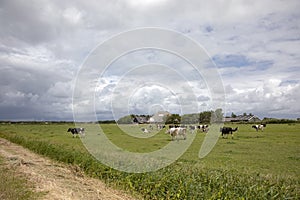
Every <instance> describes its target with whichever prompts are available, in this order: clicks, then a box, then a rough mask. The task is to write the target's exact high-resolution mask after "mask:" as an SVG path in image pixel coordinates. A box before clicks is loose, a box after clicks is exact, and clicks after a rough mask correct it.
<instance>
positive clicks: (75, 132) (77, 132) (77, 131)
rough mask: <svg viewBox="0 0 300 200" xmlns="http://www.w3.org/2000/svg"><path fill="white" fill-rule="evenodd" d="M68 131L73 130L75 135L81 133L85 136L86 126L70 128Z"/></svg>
mask: <svg viewBox="0 0 300 200" xmlns="http://www.w3.org/2000/svg"><path fill="white" fill-rule="evenodd" d="M67 132H71V133H72V135H73V137H76V135H78V136H79V134H80V135H81V136H83V137H84V136H85V133H84V128H69V129H68V131H67Z"/></svg>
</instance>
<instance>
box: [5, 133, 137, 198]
mask: <svg viewBox="0 0 300 200" xmlns="http://www.w3.org/2000/svg"><path fill="white" fill-rule="evenodd" d="M0 155H1V156H3V157H4V158H5V160H6V161H5V164H7V165H8V166H10V167H12V168H14V169H15V170H16V171H17V172H18V173H22V174H24V175H25V177H26V178H27V179H28V180H29V181H30V182H33V183H34V185H35V189H36V191H40V192H45V193H46V195H45V196H43V199H51V200H52V199H64V200H67V199H72V200H73V199H85V200H88V199H89V200H90V199H124V200H125V199H126V200H127V199H133V198H132V197H130V196H129V195H126V194H123V193H121V192H120V191H117V190H114V189H111V188H108V187H107V186H105V184H104V183H102V182H101V181H100V180H97V179H92V178H89V177H86V176H85V175H84V174H83V173H82V172H81V171H80V170H79V169H78V168H76V167H72V166H68V165H64V164H61V163H58V162H55V161H53V160H50V159H48V158H45V157H42V156H40V155H38V154H35V153H33V152H31V151H29V150H28V149H25V148H24V147H22V146H19V145H16V144H14V143H11V142H9V141H7V140H5V139H3V138H0Z"/></svg>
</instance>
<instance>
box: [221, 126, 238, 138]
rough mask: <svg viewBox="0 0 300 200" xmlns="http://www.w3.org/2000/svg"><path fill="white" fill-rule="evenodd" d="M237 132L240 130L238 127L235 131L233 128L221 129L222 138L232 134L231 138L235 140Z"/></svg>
mask: <svg viewBox="0 0 300 200" xmlns="http://www.w3.org/2000/svg"><path fill="white" fill-rule="evenodd" d="M237 130H238V127H236V128H235V129H233V128H231V127H222V128H220V132H222V137H223V136H224V135H228V134H231V138H233V132H235V131H237Z"/></svg>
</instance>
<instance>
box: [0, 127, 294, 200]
mask: <svg viewBox="0 0 300 200" xmlns="http://www.w3.org/2000/svg"><path fill="white" fill-rule="evenodd" d="M68 126H70V124H65V125H48V126H47V125H2V126H0V136H1V137H5V138H7V139H9V140H11V141H12V142H15V143H18V144H21V145H23V146H25V147H27V148H29V149H31V150H33V151H35V152H37V153H40V154H43V155H46V156H48V157H50V158H53V159H55V160H59V161H61V162H65V163H69V164H74V165H78V166H79V167H81V168H82V169H83V170H84V171H85V172H86V173H87V174H88V175H90V176H93V177H97V178H99V179H101V180H104V181H105V182H106V183H108V184H111V185H113V186H116V187H118V188H122V189H124V190H130V191H134V192H135V193H136V194H139V195H140V196H142V198H144V199H225V198H227V199H298V198H299V174H298V172H299V163H300V160H299V148H298V146H299V131H298V130H299V127H298V125H293V126H289V125H268V126H267V129H266V130H265V132H264V133H257V132H255V131H253V130H252V129H251V127H250V128H249V125H239V132H238V133H237V134H236V135H235V137H234V139H233V140H232V139H229V138H228V139H221V138H220V139H219V141H218V143H217V145H216V146H215V148H214V149H213V151H212V152H211V153H210V154H209V155H208V156H207V157H205V158H204V159H201V160H200V159H199V158H198V157H197V155H198V151H199V147H200V145H201V143H202V141H203V138H204V135H203V133H198V135H197V137H196V139H195V140H194V142H193V144H192V145H191V146H190V148H189V149H188V151H187V152H186V153H185V154H184V155H183V156H182V157H181V158H180V159H179V160H178V161H177V162H175V163H173V164H172V165H170V166H168V167H166V168H164V169H161V170H158V171H156V172H151V173H140V174H130V173H125V172H120V171H116V170H113V169H111V168H109V167H107V166H104V165H103V164H101V163H99V162H98V161H97V160H95V159H94V158H93V157H92V156H90V155H89V154H88V152H87V151H86V150H85V148H84V147H83V146H82V143H81V141H80V140H79V139H75V138H72V137H71V136H70V135H68V134H67V133H66V129H67V127H68ZM233 126H235V125H233ZM85 127H86V129H87V130H88V125H85ZM103 128H104V129H106V131H105V132H107V135H108V137H109V138H110V139H111V140H112V141H114V142H115V143H116V144H117V143H120V145H121V143H122V145H125V146H124V148H126V144H128V145H130V146H128V147H127V148H128V149H130V150H132V151H133V150H134V149H137V150H139V151H145V152H147V151H149V150H151V151H152V150H154V149H155V148H160V147H161V146H162V145H164V144H165V143H167V142H170V141H169V139H170V138H169V137H168V136H167V135H166V134H163V132H161V133H158V134H157V135H155V136H154V137H152V138H148V139H136V138H131V137H129V136H128V135H126V134H124V133H122V131H120V129H118V127H116V126H115V125H105V126H103ZM87 134H88V131H87ZM145 140H146V141H147V145H143V144H145ZM122 141H123V142H122ZM124 141H126V143H124ZM141 141H142V142H141ZM180 142H184V141H180ZM141 147H143V148H142V149H143V150H141Z"/></svg>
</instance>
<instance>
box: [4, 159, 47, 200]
mask: <svg viewBox="0 0 300 200" xmlns="http://www.w3.org/2000/svg"><path fill="white" fill-rule="evenodd" d="M40 195H41V194H39V193H35V192H33V185H32V184H30V183H28V182H27V181H26V179H25V177H22V176H21V175H20V174H18V173H17V172H15V171H13V170H12V169H10V168H8V167H7V166H5V165H4V160H3V158H2V157H0V199H2V200H15V199H22V200H26V199H28V200H29V199H30V200H31V199H38V197H40Z"/></svg>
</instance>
